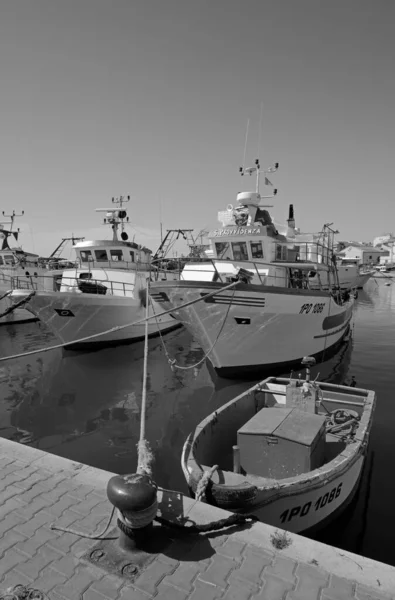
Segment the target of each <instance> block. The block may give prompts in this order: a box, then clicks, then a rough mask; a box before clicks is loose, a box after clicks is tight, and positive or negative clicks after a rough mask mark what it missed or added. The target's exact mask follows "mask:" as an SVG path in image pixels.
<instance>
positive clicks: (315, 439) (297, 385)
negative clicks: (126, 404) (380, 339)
mask: <svg viewBox="0 0 395 600" xmlns="http://www.w3.org/2000/svg"><path fill="white" fill-rule="evenodd" d="M314 362H315V361H314V359H312V358H311V357H306V358H305V359H303V361H302V365H304V366H307V369H306V380H305V381H303V380H300V379H285V378H276V377H269V378H267V379H265V380H264V381H262V382H261V383H259V384H258V385H255V386H253V387H252V388H250V389H249V390H247V391H246V392H244V393H243V394H240V395H239V396H237V397H236V398H235V399H233V400H231V401H230V402H228V403H227V404H225V405H224V406H222V407H221V408H220V409H218V410H216V411H215V412H213V413H212V414H211V415H209V416H208V417H207V418H206V419H205V420H204V421H202V422H201V423H200V424H199V425H198V426H197V427H196V429H195V431H194V432H193V433H191V434H190V436H189V437H188V439H187V441H186V442H185V444H184V448H183V453H182V461H181V463H182V469H183V472H184V475H185V478H186V480H187V483H188V486H189V489H190V493H191V495H192V496H194V495H195V492H196V489H197V486H198V483H199V481H200V480H201V478H202V476H203V474H204V473H205V472H208V471H210V470H211V473H212V474H211V477H210V481H209V485H208V487H207V488H206V500H207V502H208V503H210V504H213V505H215V506H219V507H221V508H224V509H227V510H231V511H234V512H241V513H250V514H254V515H256V516H257V517H258V518H259V519H260V520H261V521H263V522H265V523H268V524H270V525H273V526H276V527H277V526H278V527H281V528H282V529H286V530H289V531H292V532H296V533H299V532H302V531H303V532H307V531H309V532H311V530H314V529H317V528H318V526H323V525H324V524H325V525H326V524H327V523H328V521H330V520H332V519H333V518H334V517H335V516H338V514H339V513H340V512H341V510H343V509H344V508H345V507H346V506H347V505H348V504H349V503H350V502H351V500H352V498H353V497H354V494H355V492H356V491H357V488H358V484H359V481H360V477H361V473H362V467H363V464H364V459H365V455H366V452H367V446H368V441H369V433H370V428H371V425H372V419H373V412H374V407H375V402H376V399H375V393H374V392H373V391H370V390H364V389H359V388H356V387H347V386H343V385H333V384H329V383H321V382H320V383H317V382H316V381H311V379H310V370H309V367H310V366H311V365H312V364H314Z"/></svg>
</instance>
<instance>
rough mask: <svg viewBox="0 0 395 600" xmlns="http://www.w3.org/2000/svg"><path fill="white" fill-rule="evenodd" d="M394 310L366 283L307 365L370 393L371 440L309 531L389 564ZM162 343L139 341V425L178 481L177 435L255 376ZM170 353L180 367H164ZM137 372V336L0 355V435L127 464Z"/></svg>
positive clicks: (183, 339)
mask: <svg viewBox="0 0 395 600" xmlns="http://www.w3.org/2000/svg"><path fill="white" fill-rule="evenodd" d="M394 312H395V292H394V286H393V285H391V286H385V281H380V282H379V283H378V284H376V282H375V281H374V280H372V281H371V282H369V284H368V285H367V286H366V289H364V290H363V291H360V293H359V297H358V301H357V303H356V310H355V319H354V322H355V329H354V331H353V335H352V336H351V338H350V340H349V342H348V343H347V344H344V345H343V346H342V347H341V348H339V350H338V352H337V353H336V354H335V355H334V356H332V357H330V358H329V357H327V360H326V361H325V362H324V363H321V364H318V365H316V366H315V367H314V369H313V370H312V374H313V377H316V376H317V375H318V374H319V379H320V380H325V381H330V382H333V383H344V382H349V381H350V379H351V376H352V375H354V376H355V377H356V380H357V384H358V386H359V387H367V388H372V389H375V390H376V392H377V395H378V402H377V408H376V412H375V416H374V425H373V428H372V433H371V443H370V452H371V453H374V463H373V467H372V466H371V462H370V460H371V459H370V457H369V465H370V467H368V468H367V470H365V475H364V480H363V485H362V489H361V491H360V493H359V495H358V497H357V498H356V500H355V502H354V503H353V505H352V507H350V509H349V510H348V511H347V513H346V515H345V517H343V520H340V521H339V524H338V526H336V527H332V528H331V529H330V530H329V531H327V532H325V533H324V534H323V537H322V538H320V539H322V540H323V541H328V542H329V543H332V544H335V545H338V546H340V547H343V548H346V549H350V550H353V551H357V552H362V553H363V554H365V555H367V556H370V557H372V558H376V559H378V560H383V561H385V562H390V563H392V564H395V549H393V545H392V539H391V531H390V528H388V522H390V520H391V518H392V512H393V502H394V498H395V480H392V479H391V478H390V477H388V476H387V474H388V473H391V472H393V471H394V470H395V454H394V452H393V448H392V439H393V436H394V434H395V425H394V420H393V397H392V390H393V389H394V386H395V370H394V367H393V360H392V357H393V340H394V339H395V318H394ZM164 342H165V346H166V350H167V353H166V352H165V350H164V348H163V345H162V342H161V339H160V338H156V339H151V340H150V342H149V357H148V361H149V363H148V371H149V378H148V382H147V393H148V396H147V427H146V432H147V437H148V439H149V440H150V442H151V445H152V447H153V450H154V452H155V456H156V464H155V477H156V480H157V482H158V483H159V484H160V485H162V486H164V487H168V488H173V489H177V490H181V491H186V486H185V482H184V478H183V475H182V472H181V467H180V456H181V450H182V446H183V444H184V441H185V439H186V437H187V435H188V434H189V432H190V431H191V430H192V429H193V428H194V427H195V426H196V425H197V424H198V423H199V422H200V421H201V420H202V419H203V418H204V417H205V416H207V415H208V414H209V413H211V412H212V411H213V410H215V409H216V408H218V407H219V406H221V405H223V404H224V403H225V402H227V401H229V400H230V399H231V398H233V397H234V396H236V395H238V394H240V393H241V392H243V391H244V390H245V389H247V388H248V387H250V386H251V385H253V383H254V381H248V382H246V381H244V382H242V381H232V380H226V379H220V378H218V377H217V376H216V374H215V373H214V372H212V371H211V370H209V369H208V367H207V364H206V362H205V361H203V362H200V361H201V359H202V358H203V352H202V350H201V349H200V348H199V346H198V345H197V344H196V343H195V342H194V341H193V340H192V338H191V336H190V335H189V334H188V332H187V331H185V330H183V329H179V330H176V331H174V332H172V333H170V334H168V335H166V336H164ZM55 343H56V340H55V339H54V337H53V336H52V335H51V334H50V333H49V332H48V330H47V329H46V328H45V327H44V326H43V325H42V324H41V323H32V324H28V325H23V326H19V327H9V326H4V327H2V328H1V330H0V355H1V356H8V355H13V354H17V353H19V352H23V351H29V350H32V349H35V348H39V347H46V346H49V345H52V344H55ZM169 358H170V359H171V360H174V359H175V360H176V361H177V364H178V365H180V366H182V367H187V368H185V369H175V370H173V371H172V370H171V368H170V364H169V360H168V359H169ZM301 372H302V374H303V371H301ZM297 374H298V371H296V372H295V373H294V375H295V376H297ZM283 375H285V376H288V375H289V373H283ZM142 376H143V344H142V343H135V344H131V345H130V346H122V347H119V348H111V349H107V350H100V351H95V352H78V353H77V352H62V351H60V350H56V351H51V352H48V353H45V354H40V355H35V356H28V357H25V358H22V359H18V360H13V361H10V362H5V363H0V394H1V398H2V401H1V402H0V418H1V421H0V423H1V427H0V435H2V436H3V437H7V438H10V439H13V440H16V441H19V442H22V443H27V444H30V445H32V446H35V447H38V448H41V449H44V450H49V451H50V452H53V453H55V454H58V455H60V456H66V457H68V458H71V459H73V460H77V461H82V462H85V463H87V464H90V465H93V466H97V467H100V468H102V469H107V470H109V471H111V472H118V473H126V472H131V471H133V470H134V469H135V468H136V460H137V454H136V444H137V441H138V436H139V424H140V408H141V394H142ZM369 456H370V455H369ZM383 466H385V468H383ZM366 473H368V475H366Z"/></svg>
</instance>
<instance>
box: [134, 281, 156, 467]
mask: <svg viewBox="0 0 395 600" xmlns="http://www.w3.org/2000/svg"><path fill="white" fill-rule="evenodd" d="M149 305H150V303H149V279H147V281H146V302H145V317H146V321H145V334H144V366H143V392H142V398H141V412H140V439H139V442H138V444H137V457H138V460H137V473H140V474H146V475H149V476H150V477H152V463H153V461H154V455H153V453H152V450H151V448H150V445H149V442H148V440H147V439H146V437H145V422H146V412H147V379H148V368H147V367H148V312H149Z"/></svg>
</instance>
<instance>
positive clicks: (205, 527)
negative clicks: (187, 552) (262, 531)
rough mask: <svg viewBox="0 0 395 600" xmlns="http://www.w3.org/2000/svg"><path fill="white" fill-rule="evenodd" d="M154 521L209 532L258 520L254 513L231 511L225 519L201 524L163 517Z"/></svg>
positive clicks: (179, 527) (195, 531) (186, 529)
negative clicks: (186, 523) (246, 513)
mask: <svg viewBox="0 0 395 600" xmlns="http://www.w3.org/2000/svg"><path fill="white" fill-rule="evenodd" d="M155 521H158V523H161V525H167V526H168V527H175V528H177V529H180V530H182V531H184V532H186V533H209V532H210V531H218V530H219V529H223V528H224V527H231V526H232V525H244V523H247V522H248V521H253V522H254V521H259V519H258V517H256V516H255V515H242V514H239V513H233V514H232V515H230V516H229V517H226V518H225V519H219V520H218V521H212V522H211V523H202V524H201V525H199V524H196V523H194V522H193V521H191V523H192V524H191V525H185V524H183V523H177V521H169V520H168V519H165V518H164V517H159V516H157V517H155Z"/></svg>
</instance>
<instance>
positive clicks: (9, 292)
mask: <svg viewBox="0 0 395 600" xmlns="http://www.w3.org/2000/svg"><path fill="white" fill-rule="evenodd" d="M13 291H14V290H8V292H6V293H5V294H3V295H2V296H0V300H3V299H4V298H7V296H9V295H10V294H12V292H13Z"/></svg>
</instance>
